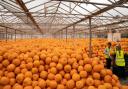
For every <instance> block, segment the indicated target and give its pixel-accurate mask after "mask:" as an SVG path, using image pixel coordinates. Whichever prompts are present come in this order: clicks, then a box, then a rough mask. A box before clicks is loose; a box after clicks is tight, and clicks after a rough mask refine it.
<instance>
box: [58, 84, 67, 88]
mask: <svg viewBox="0 0 128 89" xmlns="http://www.w3.org/2000/svg"><path fill="white" fill-rule="evenodd" d="M57 89H65V86H64V85H62V84H58V85H57Z"/></svg>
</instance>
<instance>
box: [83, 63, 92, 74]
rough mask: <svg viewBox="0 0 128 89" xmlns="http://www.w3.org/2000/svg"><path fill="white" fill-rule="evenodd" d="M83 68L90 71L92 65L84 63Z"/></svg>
mask: <svg viewBox="0 0 128 89" xmlns="http://www.w3.org/2000/svg"><path fill="white" fill-rule="evenodd" d="M84 70H85V71H86V72H91V71H92V66H91V64H86V65H85V66H84Z"/></svg>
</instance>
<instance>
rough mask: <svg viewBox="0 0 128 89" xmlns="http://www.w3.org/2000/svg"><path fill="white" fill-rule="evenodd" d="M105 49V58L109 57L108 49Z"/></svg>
mask: <svg viewBox="0 0 128 89" xmlns="http://www.w3.org/2000/svg"><path fill="white" fill-rule="evenodd" d="M105 51H107V54H105V58H109V53H110V49H109V48H106V49H105Z"/></svg>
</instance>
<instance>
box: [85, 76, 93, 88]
mask: <svg viewBox="0 0 128 89" xmlns="http://www.w3.org/2000/svg"><path fill="white" fill-rule="evenodd" d="M86 84H87V85H89V86H92V85H93V84H94V80H93V79H92V78H91V77H88V78H87V79H86Z"/></svg>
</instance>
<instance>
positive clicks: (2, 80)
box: [0, 77, 9, 85]
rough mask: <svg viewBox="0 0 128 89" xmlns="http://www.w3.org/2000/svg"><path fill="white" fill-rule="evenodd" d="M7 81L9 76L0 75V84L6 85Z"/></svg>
mask: <svg viewBox="0 0 128 89" xmlns="http://www.w3.org/2000/svg"><path fill="white" fill-rule="evenodd" d="M8 83H9V78H7V77H1V79H0V84H1V85H7V84H8Z"/></svg>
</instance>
